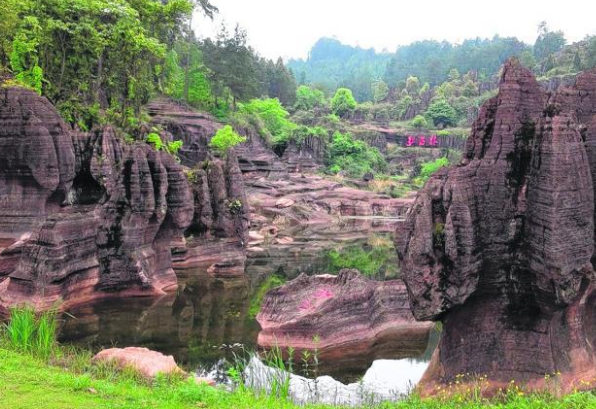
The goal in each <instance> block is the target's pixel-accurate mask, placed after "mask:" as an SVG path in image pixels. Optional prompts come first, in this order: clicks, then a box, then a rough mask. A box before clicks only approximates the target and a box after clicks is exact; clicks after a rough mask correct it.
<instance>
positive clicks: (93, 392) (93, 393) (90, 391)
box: [87, 388, 97, 395]
mask: <svg viewBox="0 0 596 409" xmlns="http://www.w3.org/2000/svg"><path fill="white" fill-rule="evenodd" d="M87 392H89V393H90V394H92V395H97V390H96V389H95V388H87Z"/></svg>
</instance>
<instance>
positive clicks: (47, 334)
mask: <svg viewBox="0 0 596 409" xmlns="http://www.w3.org/2000/svg"><path fill="white" fill-rule="evenodd" d="M3 327H4V328H3V331H2V337H3V338H4V339H5V342H6V343H7V344H8V345H9V346H10V347H11V348H13V349H15V350H17V351H20V352H26V353H30V354H32V355H35V356H37V357H39V358H42V359H46V360H47V359H49V358H50V356H51V355H52V353H53V352H54V350H55V348H56V333H57V319H56V311H55V310H51V311H47V312H44V313H41V314H36V313H35V310H34V309H33V308H32V307H30V306H19V307H13V308H11V309H10V319H9V321H8V322H7V323H6V324H4V325H3Z"/></svg>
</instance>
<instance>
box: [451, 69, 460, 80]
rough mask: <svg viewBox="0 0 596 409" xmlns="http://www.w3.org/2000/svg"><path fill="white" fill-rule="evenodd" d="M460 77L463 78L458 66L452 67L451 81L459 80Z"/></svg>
mask: <svg viewBox="0 0 596 409" xmlns="http://www.w3.org/2000/svg"><path fill="white" fill-rule="evenodd" d="M460 78H461V75H460V74H459V71H458V70H457V68H452V69H451V70H450V71H449V76H448V79H449V81H459V79H460Z"/></svg>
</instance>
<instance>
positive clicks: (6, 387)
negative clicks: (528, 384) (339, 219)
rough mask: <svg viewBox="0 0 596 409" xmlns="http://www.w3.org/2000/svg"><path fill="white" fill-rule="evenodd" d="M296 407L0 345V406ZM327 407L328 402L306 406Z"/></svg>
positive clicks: (410, 403)
mask: <svg viewBox="0 0 596 409" xmlns="http://www.w3.org/2000/svg"><path fill="white" fill-rule="evenodd" d="M594 407H596V396H595V395H594V394H592V393H587V392H586V393H575V394H572V395H568V396H566V397H563V398H560V399H557V398H553V397H549V396H544V395H521V396H520V395H518V394H508V395H507V396H506V397H505V398H504V399H502V400H499V401H494V402H486V401H470V400H460V398H457V397H454V398H450V399H444V400H422V399H420V398H418V397H416V396H412V397H410V398H409V399H408V400H406V401H404V402H401V403H398V404H390V403H387V404H382V405H380V406H378V408H379V409H456V408H461V409H547V408H548V409H567V408H569V409H582V408H586V409H587V408H594ZM35 408H44V409H79V408H81V409H99V408H102V409H103V408H110V409H112V408H114V409H116V408H118V409H129V408H130V409H138V408H163V409H174V408H176V409H177V408H180V409H186V408H189V409H190V408H193V409H197V408H206V409H211V408H213V409H259V408H262V409H297V408H299V407H298V406H295V405H293V404H291V403H289V402H288V401H284V400H281V399H275V398H270V397H267V396H256V395H255V394H253V393H252V392H251V391H249V390H246V389H237V390H236V391H234V392H231V393H230V392H226V391H224V390H221V389H218V388H211V387H208V386H203V385H197V384H195V383H193V382H192V381H185V380H181V379H165V378H164V379H159V380H157V381H156V382H154V384H153V385H147V384H146V383H143V382H139V381H138V380H135V379H133V378H130V377H126V376H123V377H117V378H114V379H99V378H97V377H96V376H94V375H93V374H91V373H88V372H85V373H75V372H74V371H72V370H70V369H69V368H63V367H58V366H50V365H48V364H46V363H45V362H43V361H41V360H40V359H38V358H35V357H33V356H30V355H27V354H25V353H22V352H15V351H10V350H8V349H5V348H3V347H0V409H35ZM305 408H306V409H330V408H331V407H330V406H306V407H305Z"/></svg>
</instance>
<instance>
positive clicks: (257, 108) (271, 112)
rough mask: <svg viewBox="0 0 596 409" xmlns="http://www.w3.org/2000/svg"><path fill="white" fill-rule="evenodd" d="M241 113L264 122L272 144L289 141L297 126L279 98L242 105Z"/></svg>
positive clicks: (256, 100) (252, 101) (258, 100)
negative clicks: (290, 118)
mask: <svg viewBox="0 0 596 409" xmlns="http://www.w3.org/2000/svg"><path fill="white" fill-rule="evenodd" d="M239 112H240V113H241V114H245V115H248V116H256V117H258V118H259V119H260V120H262V122H263V125H264V127H265V128H266V130H267V132H268V133H269V134H270V135H271V139H272V141H271V142H272V143H273V144H274V145H275V144H278V143H283V142H284V141H287V140H288V138H289V137H290V134H291V132H292V131H293V130H294V129H295V128H296V124H295V123H293V122H291V121H290V120H289V119H288V117H289V115H290V114H289V113H288V111H286V110H285V109H284V108H283V106H282V105H281V103H280V102H279V100H278V99H277V98H270V99H253V100H251V101H250V102H248V103H245V104H241V105H240V109H239Z"/></svg>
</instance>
